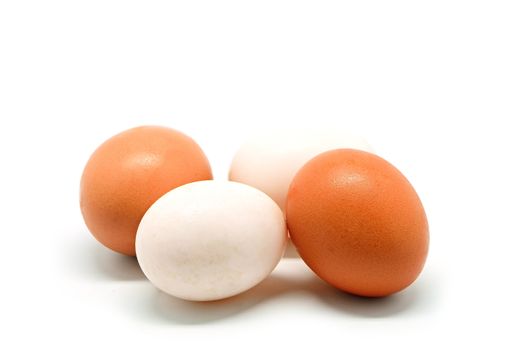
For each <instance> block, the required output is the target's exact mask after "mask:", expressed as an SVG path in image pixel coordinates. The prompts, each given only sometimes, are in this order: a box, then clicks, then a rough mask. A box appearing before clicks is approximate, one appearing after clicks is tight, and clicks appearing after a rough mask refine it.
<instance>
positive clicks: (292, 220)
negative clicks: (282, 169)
mask: <svg viewBox="0 0 528 350" xmlns="http://www.w3.org/2000/svg"><path fill="white" fill-rule="evenodd" d="M286 218H287V223H288V229H289V232H290V237H291V239H292V242H293V244H294V245H295V246H296V248H297V250H298V252H299V254H300V256H301V258H302V259H303V260H304V261H305V262H306V264H307V265H308V266H309V267H310V268H311V269H312V270H313V271H314V272H315V273H316V274H317V275H318V276H319V277H321V278H322V279H323V280H325V281H326V282H328V283H329V284H331V285H333V286H335V287H337V288H339V289H341V290H343V291H346V292H349V293H353V294H356V295H361V296H368V297H381V296H387V295H390V294H393V293H396V292H398V291H400V290H402V289H404V288H406V287H408V286H409V285H410V284H411V283H413V281H414V280H415V279H416V278H417V277H418V275H419V274H420V272H421V271H422V269H423V266H424V264H425V260H426V257H427V252H428V246H429V229H428V223H427V217H426V214H425V211H424V208H423V206H422V203H421V201H420V199H419V197H418V195H417V193H416V191H415V190H414V188H413V186H412V185H411V184H410V183H409V181H408V180H407V179H406V178H405V176H404V175H403V174H402V173H401V172H400V171H399V170H398V169H396V168H395V167H394V166H393V165H391V164H390V163H389V162H387V161H386V160H384V159H382V158H381V157H378V156H376V155H374V154H371V153H368V152H363V151H359V150H352V149H339V150H333V151H328V152H325V153H322V154H320V155H318V156H316V157H315V158H313V159H311V160H310V161H309V162H308V163H306V164H305V165H304V166H303V167H302V168H301V169H300V170H299V172H298V173H297V174H296V175H295V178H294V179H293V181H292V183H291V186H290V188H289V192H288V197H287V204H286Z"/></svg>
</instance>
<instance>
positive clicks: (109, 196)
mask: <svg viewBox="0 0 528 350" xmlns="http://www.w3.org/2000/svg"><path fill="white" fill-rule="evenodd" d="M211 178H212V174H211V168H210V166H209V162H208V160H207V158H206V157H205V155H204V153H203V152H202V150H201V149H200V147H199V146H198V145H197V144H196V142H194V141H193V140H192V139H191V138H190V137H188V136H186V135H184V134H182V133H180V132H178V131H176V130H172V129H169V128H164V127H157V126H143V127H137V128H133V129H130V130H127V131H124V132H122V133H120V134H118V135H115V136H114V137H112V138H110V139H109V140H107V141H106V142H104V143H103V144H102V145H101V146H100V147H99V148H97V150H96V151H95V152H94V153H93V154H92V156H91V157H90V159H89V160H88V163H87V164H86V167H85V169H84V172H83V175H82V178H81V191H80V204H81V211H82V214H83V217H84V220H85V222H86V225H87V226H88V229H89V230H90V232H91V233H92V234H93V235H94V237H95V238H97V240H99V242H101V243H102V244H104V245H105V246H106V247H108V248H110V249H113V250H115V251H116V252H119V253H122V254H126V255H135V237H136V231H137V228H138V225H139V222H140V221H141V218H142V217H143V214H145V212H146V211H147V209H148V208H149V207H150V206H151V205H152V203H154V202H155V201H156V200H157V199H158V198H159V197H160V196H162V195H163V194H165V193H166V192H168V191H170V190H171V189H173V188H175V187H178V186H181V185H183V184H186V183H189V182H192V181H198V180H207V179H211Z"/></svg>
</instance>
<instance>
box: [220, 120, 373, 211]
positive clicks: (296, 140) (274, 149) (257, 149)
mask: <svg viewBox="0 0 528 350" xmlns="http://www.w3.org/2000/svg"><path fill="white" fill-rule="evenodd" d="M338 148H353V149H358V150H362V151H367V152H371V153H372V152H373V151H372V148H371V147H370V145H369V144H368V143H367V141H366V140H365V139H364V138H362V137H359V136H357V135H355V134H353V133H352V132H350V131H348V130H335V129H321V130H310V129H277V130H266V131H262V132H260V133H258V134H256V135H253V136H251V137H250V138H249V139H248V141H247V142H246V143H245V144H243V145H242V147H240V149H239V150H238V151H237V153H236V155H235V157H234V158H233V161H232V162H231V168H230V171H229V180H231V181H236V182H241V183H245V184H247V185H250V186H253V187H255V188H258V189H259V190H261V191H263V192H264V193H266V194H267V195H268V196H270V197H271V198H272V199H273V200H274V201H275V202H276V203H277V204H278V205H279V206H280V208H281V209H282V210H284V208H285V204H286V196H287V194H288V188H289V187H290V183H291V182H292V180H293V177H294V176H295V174H296V173H297V171H299V169H300V168H301V167H302V166H303V165H304V164H305V163H306V162H308V161H309V160H310V159H312V158H313V157H315V156H317V155H319V154H320V153H323V152H326V151H330V150H333V149H338Z"/></svg>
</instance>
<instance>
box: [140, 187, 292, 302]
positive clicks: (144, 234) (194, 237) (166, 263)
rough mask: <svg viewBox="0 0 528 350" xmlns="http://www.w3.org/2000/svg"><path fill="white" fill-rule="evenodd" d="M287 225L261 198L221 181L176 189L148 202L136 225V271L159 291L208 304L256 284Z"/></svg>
mask: <svg viewBox="0 0 528 350" xmlns="http://www.w3.org/2000/svg"><path fill="white" fill-rule="evenodd" d="M286 237H287V236H286V224H285V221H284V216H283V214H282V211H281V210H280V208H279V207H278V206H277V204H276V203H275V202H274V201H273V200H272V199H271V198H269V197H268V196H267V195H266V194H264V193H262V192H261V191H259V190H257V189H254V188H252V187H250V186H247V185H244V184H240V183H235V182H228V181H200V182H194V183H190V184H187V185H184V186H181V187H178V188H176V189H174V190H172V191H170V192H168V193H167V194H165V195H164V196H162V197H161V198H160V199H159V200H158V201H156V203H154V204H153V205H152V206H151V207H150V209H149V210H148V211H147V213H146V214H145V216H144V217H143V220H142V221H141V224H140V225H139V229H138V233H137V239H136V252H137V258H138V261H139V264H140V266H141V269H142V270H143V272H144V273H145V275H146V276H147V278H148V279H149V280H150V281H151V282H152V283H153V284H154V285H155V286H156V287H157V288H159V289H160V290H162V291H164V292H166V293H168V294H170V295H173V296H175V297H178V298H181V299H185V300H193V301H209V300H217V299H223V298H227V297H230V296H233V295H236V294H239V293H241V292H244V291H246V290H248V289H249V288H251V287H253V286H255V285H257V284H258V283H259V282H261V281H262V280H263V279H265V278H266V277H267V276H268V275H269V274H270V273H271V271H272V270H273V269H274V267H275V266H276V265H277V263H278V262H279V260H280V258H281V256H282V254H283V251H284V247H285V243H286Z"/></svg>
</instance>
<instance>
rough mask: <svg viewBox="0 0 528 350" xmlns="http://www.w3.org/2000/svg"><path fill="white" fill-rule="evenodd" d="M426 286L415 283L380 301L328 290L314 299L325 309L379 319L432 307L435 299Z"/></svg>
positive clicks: (430, 286)
mask: <svg viewBox="0 0 528 350" xmlns="http://www.w3.org/2000/svg"><path fill="white" fill-rule="evenodd" d="M429 282H430V281H429V279H427V280H425V279H419V280H418V281H416V282H415V283H414V284H413V285H411V286H409V287H408V288H407V289H405V290H403V291H401V292H399V293H396V294H393V295H390V296H387V297H383V298H368V297H361V296H356V295H352V294H348V293H345V292H342V291H339V290H337V289H334V288H332V287H330V286H328V287H329V288H328V290H327V291H325V292H324V293H320V294H318V297H319V299H320V300H321V301H322V302H323V303H325V305H326V306H328V307H331V308H333V309H334V310H336V311H338V312H341V313H345V314H348V315H351V316H357V317H366V318H382V317H390V316H394V315H397V314H404V313H405V314H412V313H420V312H422V311H424V310H426V309H428V308H429V307H430V306H431V305H433V304H434V302H435V299H436V295H435V292H434V288H435V287H434V285H431V284H430V283H429Z"/></svg>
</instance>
